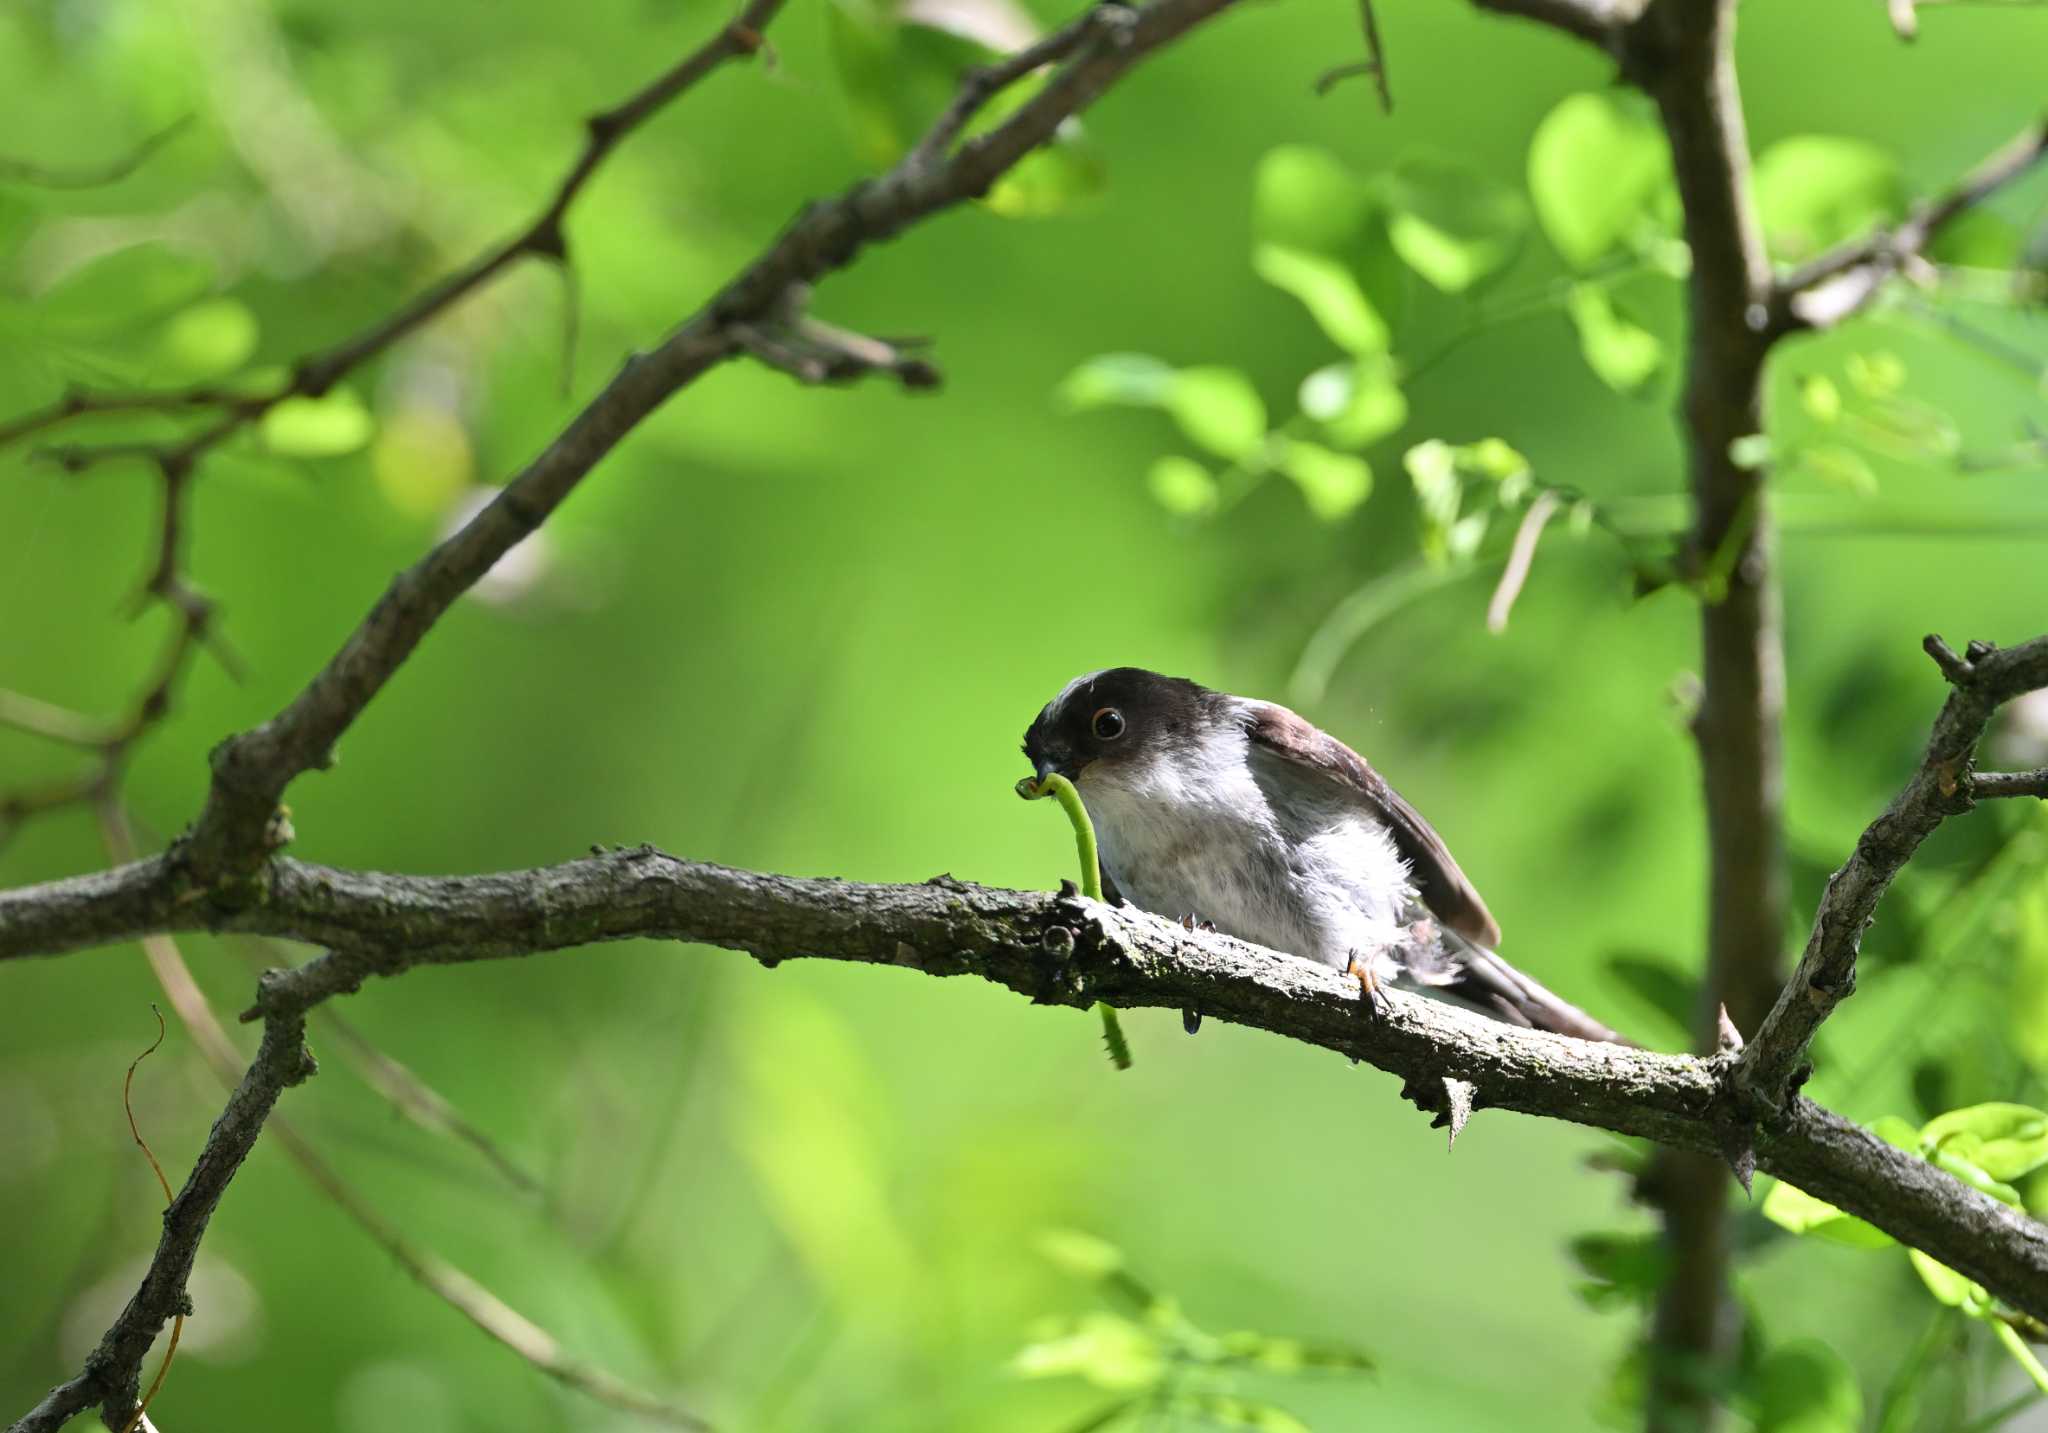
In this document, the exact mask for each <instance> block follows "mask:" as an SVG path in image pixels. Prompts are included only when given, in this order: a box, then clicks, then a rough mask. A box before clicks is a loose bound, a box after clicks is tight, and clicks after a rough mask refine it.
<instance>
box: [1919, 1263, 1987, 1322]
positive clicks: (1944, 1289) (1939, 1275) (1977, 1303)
mask: <svg viewBox="0 0 2048 1433" xmlns="http://www.w3.org/2000/svg"><path fill="white" fill-rule="evenodd" d="M1906 1257H1907V1258H1908V1259H1910V1260H1912V1261H1913V1271H1914V1272H1915V1273H1917V1274H1918V1275H1919V1276H1920V1282H1921V1283H1923V1284H1925V1285H1927V1292H1928V1293H1930V1294H1932V1295H1934V1297H1935V1300H1936V1302H1938V1303H1944V1304H1947V1305H1948V1306H1949V1307H1950V1308H1952V1309H1963V1310H1965V1311H1970V1310H1975V1309H1980V1308H1983V1307H1985V1306H1986V1305H1987V1304H1988V1302H1989V1300H1990V1297H1991V1296H1990V1295H1989V1294H1987V1293H1986V1292H1985V1291H1984V1286H1983V1285H1982V1284H1975V1283H1972V1282H1970V1280H1968V1279H1966V1278H1964V1277H1963V1276H1962V1275H1961V1274H1958V1273H1957V1272H1956V1271H1955V1270H1954V1269H1951V1268H1950V1267H1949V1266H1948V1265H1946V1264H1942V1263H1938V1262H1936V1261H1935V1260H1933V1259H1930V1258H1929V1257H1928V1256H1927V1255H1925V1254H1923V1253H1921V1252H1920V1251H1919V1250H1918V1249H1908V1250H1907V1251H1906Z"/></svg>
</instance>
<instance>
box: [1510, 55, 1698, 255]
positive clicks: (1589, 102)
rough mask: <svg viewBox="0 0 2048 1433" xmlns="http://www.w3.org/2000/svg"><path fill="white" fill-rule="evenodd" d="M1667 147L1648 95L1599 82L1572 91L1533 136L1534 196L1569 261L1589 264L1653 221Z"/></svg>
mask: <svg viewBox="0 0 2048 1433" xmlns="http://www.w3.org/2000/svg"><path fill="white" fill-rule="evenodd" d="M1670 175H1671V158H1670V147H1669V146H1668V145H1667V144H1666V142H1665V139H1664V133H1663V131H1662V130H1661V129H1660V128H1659V127H1658V125H1657V122H1656V118H1655V115H1654V112H1653V111H1652V110H1651V108H1650V105H1649V102H1648V101H1647V100H1645V99H1643V98H1641V97H1640V96H1637V95H1635V94H1633V93H1627V92H1622V91H1613V90H1602V91H1597V92H1591V93H1586V94H1576V95H1567V96H1566V97H1565V98H1564V99H1563V100H1560V101H1559V102H1558V103H1557V105H1556V106H1555V107H1553V108H1552V109H1551V111H1550V113H1549V114H1547V115H1545V116H1544V117H1543V122H1542V123H1541V124H1539V125H1537V126H1536V133H1535V135H1534V136H1533V137H1531V139H1530V141H1529V197H1530V199H1531V200H1532V201H1533V203H1534V205H1535V209H1536V219H1537V222H1538V223H1539V224H1541V225H1542V226H1543V232H1544V234H1545V235H1546V236H1548V238H1549V239H1550V242H1551V244H1552V245H1553V246H1555V247H1556V249H1557V251H1558V253H1560V254H1562V255H1563V256H1564V259H1565V262H1567V263H1569V264H1571V265H1573V266H1574V267H1576V268H1585V267H1586V266H1587V265H1589V264H1591V263H1592V262H1593V261H1594V260H1596V259H1599V258H1601V257H1603V256H1605V255H1606V254H1607V253H1609V252H1610V251H1612V250H1613V249H1615V248H1617V247H1619V246H1621V245H1622V244H1623V242H1624V241H1626V240H1627V239H1629V238H1630V237H1631V236H1632V235H1634V234H1635V233H1637V232H1638V231H1641V230H1644V229H1646V228H1648V227H1650V226H1651V225H1652V223H1653V222H1654V220H1653V217H1652V215H1653V210H1652V206H1651V200H1652V199H1653V198H1654V197H1655V196H1656V195H1657V193H1658V192H1659V191H1660V190H1662V189H1663V188H1664V187H1665V186H1667V185H1668V184H1669V183H1670Z"/></svg>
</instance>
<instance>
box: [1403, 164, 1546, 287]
mask: <svg viewBox="0 0 2048 1433" xmlns="http://www.w3.org/2000/svg"><path fill="white" fill-rule="evenodd" d="M1390 194H1391V201H1392V202H1391V213H1390V215H1389V218H1388V221H1387V234H1388V237H1389V238H1391V239H1392V240H1393V244H1394V250H1395V252H1396V253H1398V254H1399V255H1400V256H1401V258H1402V259H1403V260H1404V261H1405V262H1406V263H1407V264H1408V266H1409V267H1410V268H1412V269H1414V270H1415V272H1416V273H1418V274H1420V275H1422V277H1423V278H1425V279H1427V280H1428V281H1429V282H1430V283H1431V284H1433V285H1435V286H1436V287H1437V288H1439V289H1442V290H1443V291H1444V292H1446V293H1463V292H1465V291H1466V290H1467V289H1470V288H1471V287H1473V286H1474V285H1475V284H1477V283H1479V282H1480V281H1481V280H1483V279H1486V278H1488V277H1490V276H1491V275H1493V274H1494V273H1496V272H1498V271H1499V270H1500V269H1502V268H1504V267H1506V266H1507V264H1508V262H1509V261H1510V260H1511V259H1513V258H1514V257H1515V254H1516V252H1517V251H1518V250H1519V249H1520V247H1521V243H1522V237H1523V234H1524V233H1525V232H1526V231H1527V229H1528V224H1529V210H1528V204H1527V201H1525V200H1524V199H1523V198H1522V196H1521V194H1520V193H1518V192H1517V191H1516V190H1514V189H1511V188H1509V187H1508V186H1507V185H1505V184H1502V183H1500V182H1499V181H1498V180H1495V179H1494V178H1493V177H1492V176H1491V175H1488V174H1486V173H1484V172H1483V171H1481V170H1479V169H1476V168H1474V167H1472V166H1470V165H1467V164H1465V163H1463V162H1462V161H1459V160H1453V159H1448V158H1437V157H1413V158H1409V159H1406V160H1404V161H1402V163H1401V164H1400V165H1399V166H1398V167H1397V168H1396V170H1395V172H1394V180H1393V184H1392V185H1391V187H1390Z"/></svg>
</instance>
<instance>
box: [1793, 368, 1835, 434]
mask: <svg viewBox="0 0 2048 1433" xmlns="http://www.w3.org/2000/svg"><path fill="white" fill-rule="evenodd" d="M1799 406H1800V407H1801V408H1804V409H1805V410H1806V416H1807V417H1809V418H1811V419H1813V421H1814V422H1816V423H1833V422H1836V421H1838V420H1839V419H1840V418H1841V416H1842V390H1841V389H1839V388H1837V387H1835V380H1834V379H1832V378H1829V377H1828V376H1827V375H1826V374H1822V373H1808V374H1805V375H1803V376H1801V378H1800V380H1799Z"/></svg>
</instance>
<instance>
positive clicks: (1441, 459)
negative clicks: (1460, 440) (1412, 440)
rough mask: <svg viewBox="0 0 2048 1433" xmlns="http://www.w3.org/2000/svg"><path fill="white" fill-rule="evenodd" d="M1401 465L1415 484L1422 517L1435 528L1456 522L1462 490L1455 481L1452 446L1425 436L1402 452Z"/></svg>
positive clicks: (1454, 457) (1456, 480)
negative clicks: (1422, 439)
mask: <svg viewBox="0 0 2048 1433" xmlns="http://www.w3.org/2000/svg"><path fill="white" fill-rule="evenodd" d="M1401 466H1402V467H1404V468H1406V469H1407V470H1408V481H1409V482H1410V483H1412V484H1414V487H1415V500H1416V503H1417V505H1418V506H1420V507H1421V509H1422V515H1423V519H1424V520H1425V521H1426V522H1428V523H1430V524H1432V525H1434V526H1436V527H1448V526H1449V525H1450V524H1451V523H1452V522H1453V521H1455V520H1456V518H1457V516H1458V504H1459V501H1460V499H1461V498H1462V496H1463V493H1462V490H1461V489H1460V486H1459V483H1458V455H1457V453H1456V451H1455V450H1454V449H1453V448H1452V447H1451V445H1450V444H1449V443H1446V442H1445V441H1444V440H1443V439H1441V438H1429V439H1425V440H1424V441H1422V442H1420V443H1417V444H1416V445H1415V446H1414V447H1412V448H1410V449H1409V450H1408V451H1407V452H1406V453H1405V454H1404V455H1402V458H1401Z"/></svg>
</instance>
